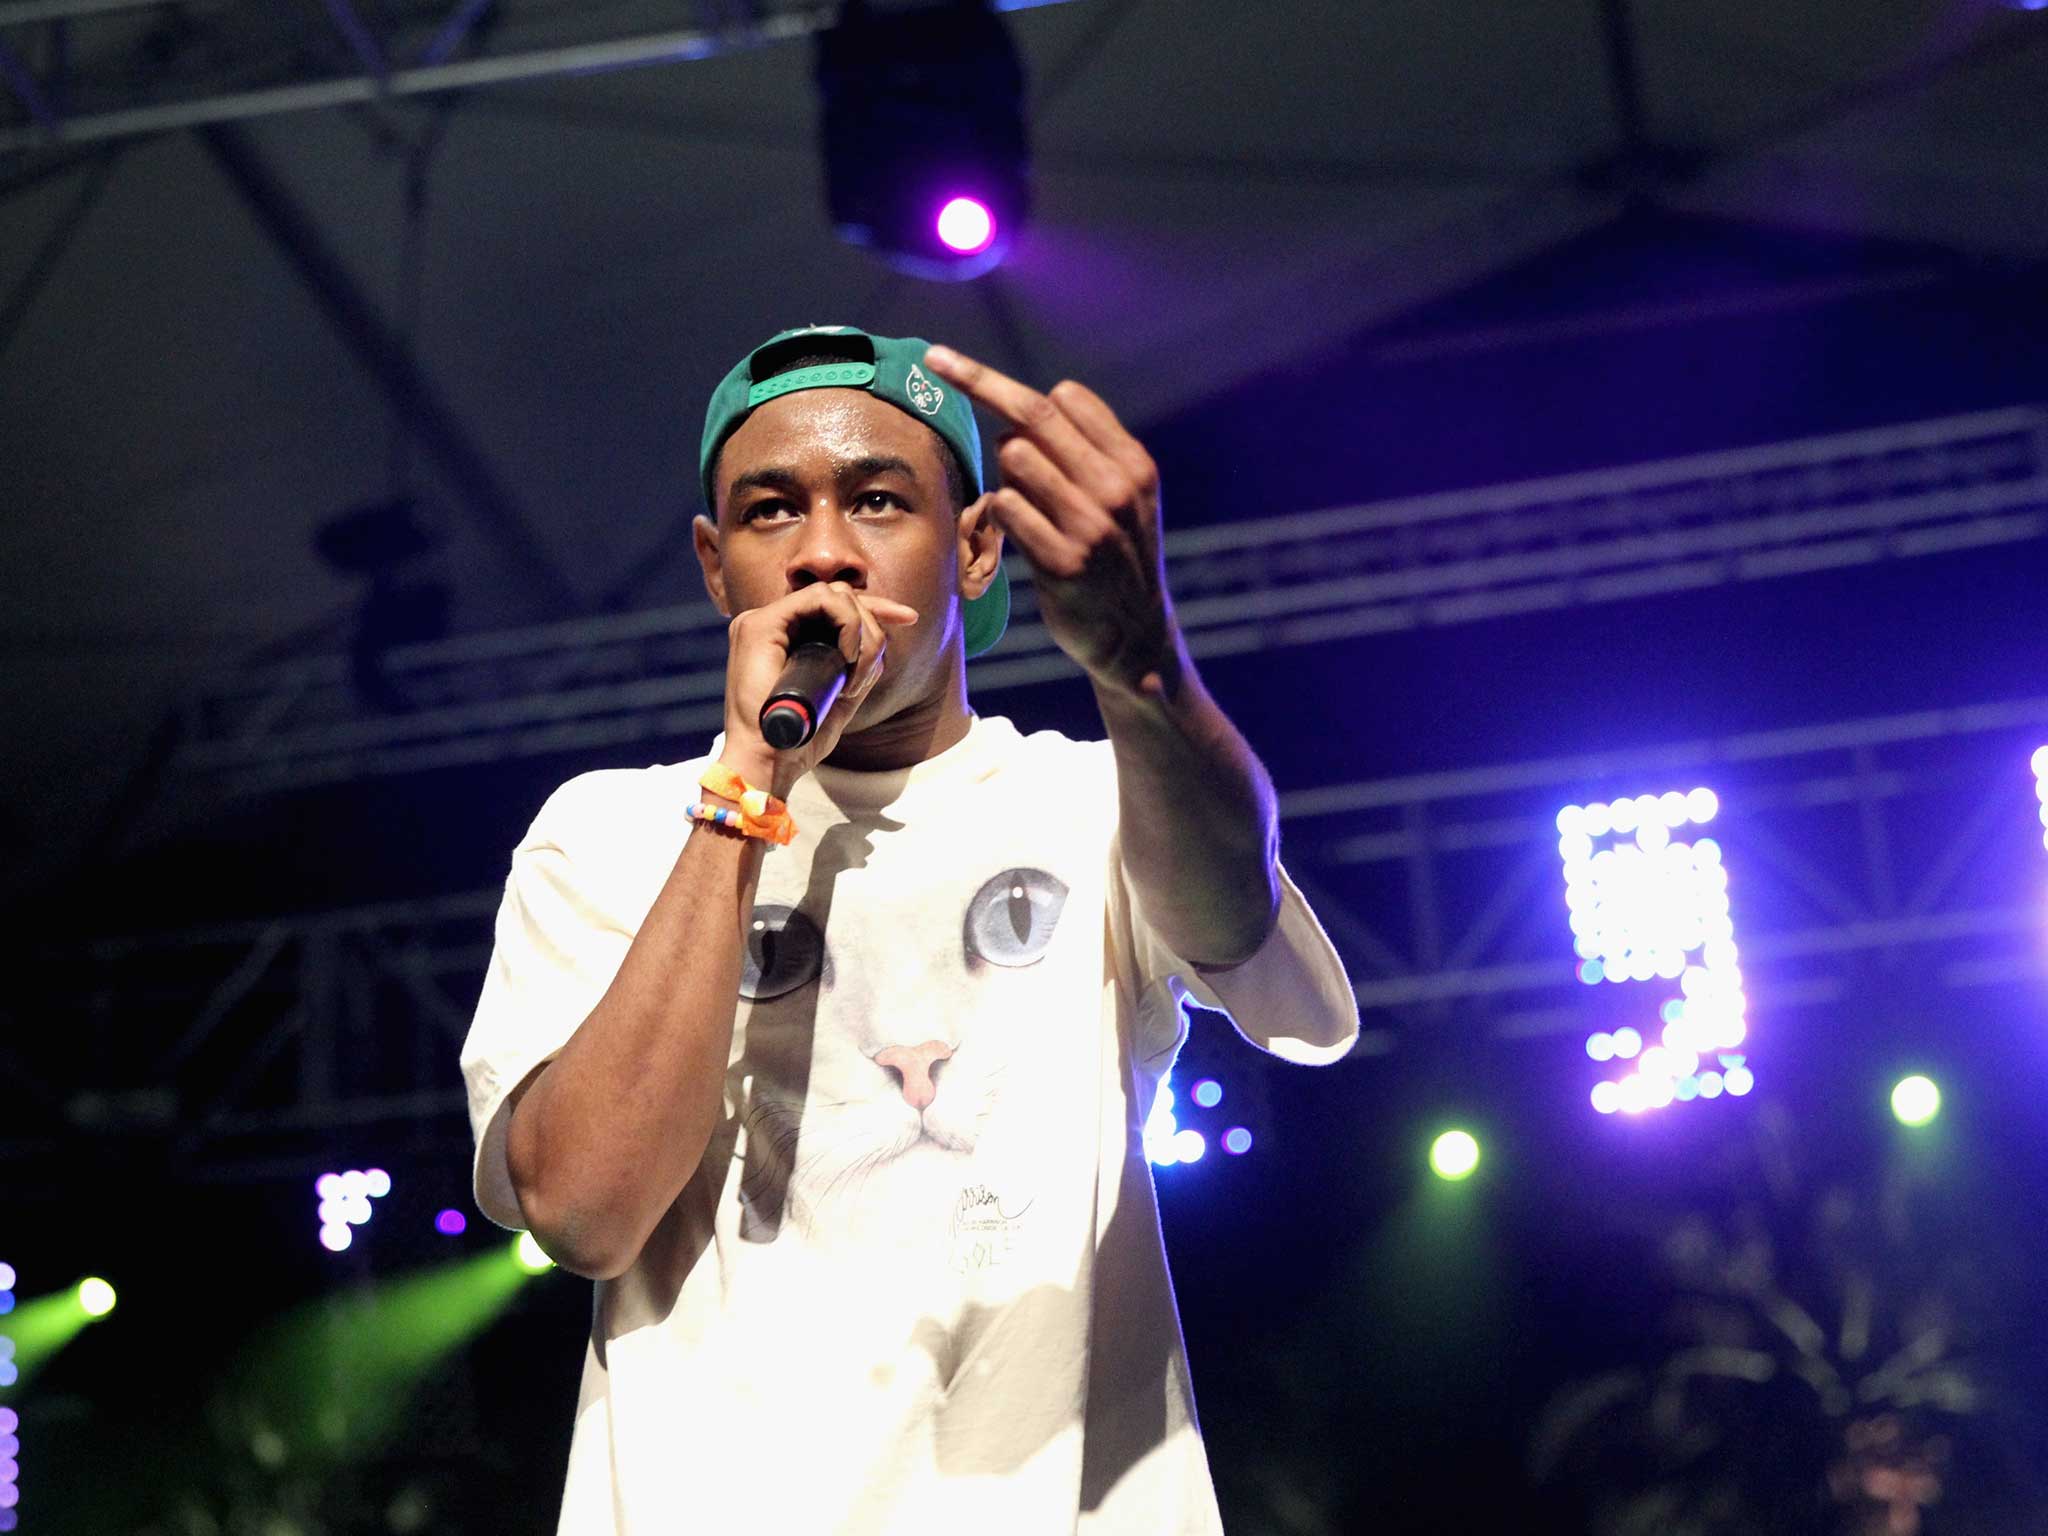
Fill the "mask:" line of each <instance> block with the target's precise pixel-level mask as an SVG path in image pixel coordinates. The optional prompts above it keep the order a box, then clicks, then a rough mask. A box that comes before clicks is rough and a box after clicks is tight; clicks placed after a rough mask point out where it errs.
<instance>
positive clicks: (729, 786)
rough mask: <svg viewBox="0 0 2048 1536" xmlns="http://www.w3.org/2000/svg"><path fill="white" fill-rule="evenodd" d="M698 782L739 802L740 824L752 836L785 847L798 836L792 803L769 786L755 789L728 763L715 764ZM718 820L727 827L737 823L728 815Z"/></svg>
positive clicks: (741, 828)
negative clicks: (790, 811)
mask: <svg viewBox="0 0 2048 1536" xmlns="http://www.w3.org/2000/svg"><path fill="white" fill-rule="evenodd" d="M697 782H698V783H699V784H701V785H703V786H704V788H706V789H708V790H710V791H711V793H712V794H714V795H723V796H724V797H725V798H726V799H728V800H733V801H737V802H738V803H739V808H740V810H739V816H738V818H737V821H738V827H739V830H740V831H742V832H744V833H745V834H746V835H747V836H748V837H758V838H762V839H765V840H766V841H768V842H771V843H774V844H776V845H777V846H778V847H784V846H787V845H788V844H789V842H790V841H791V839H793V838H794V837H795V836H796V822H795V821H793V820H792V819H791V818H790V814H789V806H788V804H787V803H785V802H784V801H781V800H778V799H776V798H775V797H774V796H773V795H771V794H769V793H768V791H767V790H765V789H755V788H754V787H753V786H752V785H750V784H748V783H747V781H746V780H745V779H743V778H741V777H740V776H739V774H738V773H736V772H734V771H733V769H731V768H730V767H728V766H727V765H726V764H724V763H713V764H712V765H711V766H710V767H709V768H706V769H705V770H704V773H703V776H702V777H700V778H699V779H698V780H697ZM707 809H708V807H707ZM697 819H699V820H711V819H713V818H711V817H700V818H697ZM718 819H719V820H721V821H722V822H723V824H725V825H727V826H731V825H732V824H733V822H732V821H731V820H728V819H726V818H718Z"/></svg>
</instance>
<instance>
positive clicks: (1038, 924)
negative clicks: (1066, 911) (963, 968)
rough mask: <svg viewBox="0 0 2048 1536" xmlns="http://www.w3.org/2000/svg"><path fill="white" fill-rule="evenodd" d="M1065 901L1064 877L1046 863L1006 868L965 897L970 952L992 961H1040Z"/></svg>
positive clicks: (1004, 963) (1011, 963) (1012, 963)
mask: <svg viewBox="0 0 2048 1536" xmlns="http://www.w3.org/2000/svg"><path fill="white" fill-rule="evenodd" d="M1066 904H1067V887H1066V883H1065V882H1064V881H1062V880H1061V879H1060V878H1059V877H1058V876H1056V875H1049V874H1047V873H1046V872H1045V871H1044V870H1042V869H1006V870H1004V871H1003V872H1002V873H1001V874H1000V875H997V876H996V877H995V879H993V880H990V881H988V882H987V883H986V884H984V885H983V886H982V888H981V889H980V890H978V891H976V892H975V893H974V899H973V900H972V901H970V902H968V903H967V921H966V923H965V924H964V925H963V927H964V929H965V932H964V934H963V937H964V938H965V939H966V942H967V953H968V954H969V955H970V956H973V957H978V958H980V959H983V960H986V961H988V962H989V963H990V964H991V965H1001V966H1009V967H1013V968H1014V967H1017V966H1024V965H1035V964H1037V962H1038V960H1039V959H1040V957H1042V956H1043V955H1044V954H1045V946H1046V945H1048V944H1050V943H1051V942H1052V931H1053V929H1054V928H1056V927H1058V926H1059V920H1060V909H1061V908H1062V907H1064V906H1065V905H1066Z"/></svg>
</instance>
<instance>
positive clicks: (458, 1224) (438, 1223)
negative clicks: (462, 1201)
mask: <svg viewBox="0 0 2048 1536" xmlns="http://www.w3.org/2000/svg"><path fill="white" fill-rule="evenodd" d="M434 1230H435V1231H436V1232H439V1233H442V1234H443V1235H444V1236H447V1237H460V1236H461V1235H462V1234H463V1233H464V1232H467V1231H468V1230H469V1218H468V1217H467V1216H465V1215H463V1214H462V1212H460V1211H458V1210H456V1209H455V1208H454V1207H453V1206H450V1207H449V1208H448V1209H446V1210H444V1211H442V1212H441V1213H440V1214H439V1215H438V1216H436V1217H435V1218H434Z"/></svg>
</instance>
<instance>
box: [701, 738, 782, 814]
mask: <svg viewBox="0 0 2048 1536" xmlns="http://www.w3.org/2000/svg"><path fill="white" fill-rule="evenodd" d="M718 760H719V761H720V762H721V763H723V764H725V766H726V767H728V768H730V769H731V770H732V771H733V772H734V773H736V774H738V775H739V776H740V778H741V779H743V780H744V781H745V782H746V785H747V787H748V788H749V789H765V790H767V791H768V793H769V794H771V795H773V796H774V797H775V798H776V799H777V800H786V799H788V798H789V791H790V790H791V789H792V788H793V787H794V786H795V784H796V781H797V780H798V779H799V778H800V777H802V770H801V769H800V768H798V767H797V766H796V765H795V764H793V763H791V762H790V761H789V760H788V759H787V758H785V757H783V756H781V755H780V754H778V753H777V752H776V751H775V750H774V749H773V748H771V747H770V746H768V745H767V743H765V742H764V743H762V744H761V745H760V747H759V748H758V749H750V748H748V747H747V746H745V745H743V744H740V743H736V742H732V741H730V740H728V741H727V743H726V746H725V750H724V751H722V752H720V753H719V754H718ZM704 793H705V794H706V796H707V797H709V798H710V799H713V800H716V801H718V802H720V803H721V804H724V803H730V802H727V801H726V799H725V797H724V796H722V795H712V794H711V792H710V791H709V790H706V791H705V792H704Z"/></svg>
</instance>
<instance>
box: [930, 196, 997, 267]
mask: <svg viewBox="0 0 2048 1536" xmlns="http://www.w3.org/2000/svg"><path fill="white" fill-rule="evenodd" d="M995 237H996V220H995V215H994V214H992V213H990V212H989V211H988V206H987V205H986V204H984V203H978V202H976V201H975V200H974V199H973V198H971V197H956V198H954V199H953V200H952V201H951V202H949V203H947V204H946V206H945V207H943V208H941V209H940V210H939V238H940V239H941V240H943V241H945V242H946V244H947V245H948V246H949V247H950V248H952V249H953V250H956V251H958V252H959V253H960V254H961V255H963V256H972V255H973V254H974V253H975V252H976V251H985V250H987V249H988V248H989V245H990V244H991V243H992V242H993V241H994V240H995Z"/></svg>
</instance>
